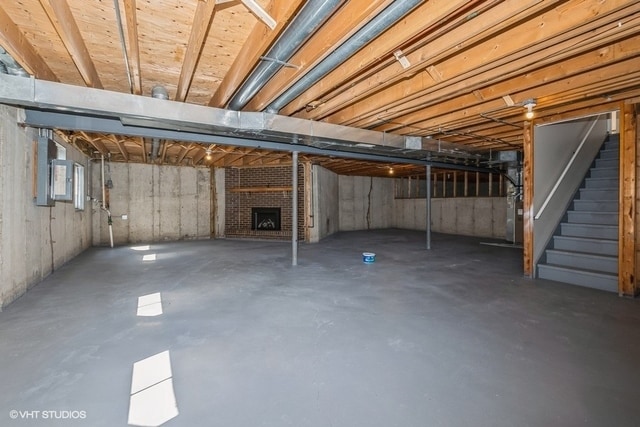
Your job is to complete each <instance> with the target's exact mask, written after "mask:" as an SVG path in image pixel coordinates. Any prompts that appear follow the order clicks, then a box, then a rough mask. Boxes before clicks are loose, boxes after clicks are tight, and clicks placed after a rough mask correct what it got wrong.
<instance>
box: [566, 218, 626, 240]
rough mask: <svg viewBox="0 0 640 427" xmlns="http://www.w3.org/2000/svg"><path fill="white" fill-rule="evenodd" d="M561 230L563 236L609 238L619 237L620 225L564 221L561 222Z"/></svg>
mask: <svg viewBox="0 0 640 427" xmlns="http://www.w3.org/2000/svg"><path fill="white" fill-rule="evenodd" d="M560 232H561V234H562V235H563V236H572V237H588V238H591V239H609V240H617V239H618V227H617V226H616V225H594V224H573V223H569V222H563V223H562V224H560Z"/></svg>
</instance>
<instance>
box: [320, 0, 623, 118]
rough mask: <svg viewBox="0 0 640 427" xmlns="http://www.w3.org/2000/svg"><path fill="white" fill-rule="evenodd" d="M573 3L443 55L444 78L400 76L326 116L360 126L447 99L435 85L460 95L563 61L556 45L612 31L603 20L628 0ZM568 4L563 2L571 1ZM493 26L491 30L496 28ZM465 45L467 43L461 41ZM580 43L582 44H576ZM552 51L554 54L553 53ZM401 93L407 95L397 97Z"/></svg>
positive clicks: (447, 46)
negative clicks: (465, 50)
mask: <svg viewBox="0 0 640 427" xmlns="http://www.w3.org/2000/svg"><path fill="white" fill-rule="evenodd" d="M569 3H570V4H571V5H573V6H574V7H573V8H571V9H570V12H571V13H568V14H567V13H562V10H564V9H562V10H561V9H559V8H555V9H549V10H547V11H546V12H545V13H543V14H541V15H540V16H538V17H537V18H536V19H531V18H530V17H529V18H528V19H526V17H525V18H524V19H525V21H524V22H522V23H521V25H520V26H515V25H513V26H512V27H511V28H512V29H510V30H509V31H505V32H502V33H499V34H496V35H494V36H493V37H488V36H489V34H485V37H486V41H484V42H482V43H479V44H475V45H473V53H471V52H470V53H469V54H466V55H464V54H462V53H459V54H457V55H453V56H451V55H449V57H448V58H444V59H442V60H441V61H440V62H439V63H437V68H438V70H439V72H440V74H442V75H443V76H447V78H446V79H444V80H443V81H441V82H438V81H434V80H433V79H432V78H428V77H425V75H424V74H416V75H415V76H412V77H410V78H407V79H405V80H402V81H397V82H395V84H393V85H390V86H387V87H384V88H380V89H381V90H379V91H377V92H376V94H375V96H374V97H367V98H364V99H362V100H359V101H358V102H355V103H352V104H351V105H349V106H348V107H347V108H343V109H341V110H340V111H338V112H336V113H334V114H331V115H330V116H328V117H326V120H327V121H329V122H331V123H343V124H349V125H355V126H359V125H362V120H363V119H364V118H367V117H370V118H375V117H378V115H379V114H380V112H382V111H384V112H385V118H389V116H391V117H393V115H391V114H389V112H390V111H395V110H404V111H406V109H407V108H409V107H414V106H415V108H416V109H417V110H420V109H422V107H423V100H424V98H425V97H426V98H428V99H430V100H432V101H433V100H437V101H441V100H442V99H443V98H441V97H439V96H435V95H434V94H433V92H434V91H435V90H437V89H442V90H443V91H446V93H449V94H450V95H449V96H451V94H456V91H458V90H464V91H465V92H469V91H470V90H473V89H477V87H475V86H472V87H471V89H470V85H473V84H474V83H476V84H478V82H481V83H483V85H484V86H486V85H487V83H486V81H487V79H488V78H490V79H493V80H495V79H497V78H505V77H504V76H505V75H507V73H508V72H510V73H514V74H518V75H519V74H522V72H523V71H522V70H523V67H524V66H525V65H527V66H529V67H532V68H534V69H535V67H537V66H538V63H539V62H538V61H546V62H547V63H552V62H557V61H559V60H560V58H558V55H563V54H564V52H561V53H558V44H560V43H566V45H567V47H566V49H567V50H571V49H572V48H573V49H574V50H573V52H574V54H575V53H578V52H576V51H575V49H576V46H574V45H575V44H576V42H577V39H575V37H579V36H580V35H581V34H584V33H585V32H588V31H594V32H597V30H598V28H599V27H600V28H601V31H605V29H606V30H608V28H607V27H604V26H603V25H604V24H605V22H609V21H610V20H612V19H613V16H609V15H610V14H611V13H612V12H614V11H615V10H616V9H617V8H619V7H620V6H621V5H622V4H623V3H625V2H624V1H623V0H614V1H612V2H607V3H606V4H605V3H598V4H597V5H595V4H594V5H593V6H591V7H590V8H584V7H579V6H578V3H579V4H583V3H582V0H573V1H571V2H569ZM569 3H568V4H565V6H568V5H569ZM594 16H596V17H601V19H594ZM593 21H598V22H597V23H595V22H593ZM585 22H587V23H588V24H585ZM513 24H515V23H513ZM543 24H544V25H543ZM464 29H465V28H464V26H462V27H461V28H460V30H464ZM489 31H491V33H492V30H489ZM615 31H625V29H624V27H623V28H620V29H618V28H617V27H616V29H615V30H614V32H615ZM455 34H457V31H456V32H452V33H451V35H452V36H454V35H455ZM448 36H449V35H447V37H448ZM464 36H465V34H464V31H463V32H462V34H460V35H459V36H456V37H454V38H453V39H451V40H449V41H448V42H447V44H444V45H441V44H440V43H441V42H439V43H438V44H437V45H434V46H433V48H434V49H436V48H438V51H439V50H440V48H444V49H445V50H444V51H443V54H446V52H447V50H450V49H451V48H452V45H451V43H454V45H455V43H456V42H457V41H459V38H460V37H464ZM444 39H446V37H445V38H443V40H444ZM464 46H469V45H466V44H463V47H464ZM580 46H581V45H578V47H580ZM429 47H430V48H431V47H432V46H429ZM545 49H548V51H547V52H546V54H547V56H544V55H542V51H544V50H545ZM475 52H485V54H484V55H478V54H475ZM550 52H553V53H554V54H555V55H553V56H549V54H550ZM538 54H539V55H538ZM436 59H437V58H436ZM431 61H432V59H431V58H429V59H428V61H425V62H424V65H427V64H429V63H431ZM517 61H520V62H517ZM499 67H502V68H499ZM483 72H484V73H486V74H482V77H484V79H482V78H480V75H481V73H483ZM474 76H478V77H477V80H474V79H473V77H474ZM381 77H382V76H375V78H373V77H372V80H371V82H373V81H376V82H380V81H385V80H384V79H383V80H378V79H380V78H381ZM461 86H464V89H461ZM362 88H364V89H367V90H368V88H367V87H366V85H363V86H362ZM398 94H405V95H406V96H403V97H401V99H398ZM350 95H352V96H357V92H355V91H354V92H352V93H350ZM392 98H393V99H392ZM393 109H395V110H393ZM365 126H366V125H365Z"/></svg>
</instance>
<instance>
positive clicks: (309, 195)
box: [303, 161, 315, 242]
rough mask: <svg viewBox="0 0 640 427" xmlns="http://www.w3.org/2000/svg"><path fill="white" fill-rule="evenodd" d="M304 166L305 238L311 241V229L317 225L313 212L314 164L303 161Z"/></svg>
mask: <svg viewBox="0 0 640 427" xmlns="http://www.w3.org/2000/svg"><path fill="white" fill-rule="evenodd" d="M303 168H304V239H305V241H307V242H309V241H311V229H312V228H313V227H314V226H315V218H314V213H313V176H312V174H313V166H312V165H311V162H309V161H306V162H304V163H303Z"/></svg>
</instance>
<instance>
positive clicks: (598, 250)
mask: <svg viewBox="0 0 640 427" xmlns="http://www.w3.org/2000/svg"><path fill="white" fill-rule="evenodd" d="M553 249H557V250H560V251H574V252H585V253H594V254H600V255H608V256H615V257H617V256H618V241H617V240H610V239H591V238H588V237H573V236H553Z"/></svg>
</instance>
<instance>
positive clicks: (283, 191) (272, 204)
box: [225, 166, 304, 241]
mask: <svg viewBox="0 0 640 427" xmlns="http://www.w3.org/2000/svg"><path fill="white" fill-rule="evenodd" d="M291 193H292V188H291V166H271V167H246V168H226V169H225V235H226V236H227V237H234V238H242V237H246V238H254V239H256V238H257V239H271V240H290V239H291V220H292V215H291V213H292V212H291V210H292V203H291V202H292V201H291ZM298 239H299V240H300V241H302V240H304V168H302V167H299V168H298Z"/></svg>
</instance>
